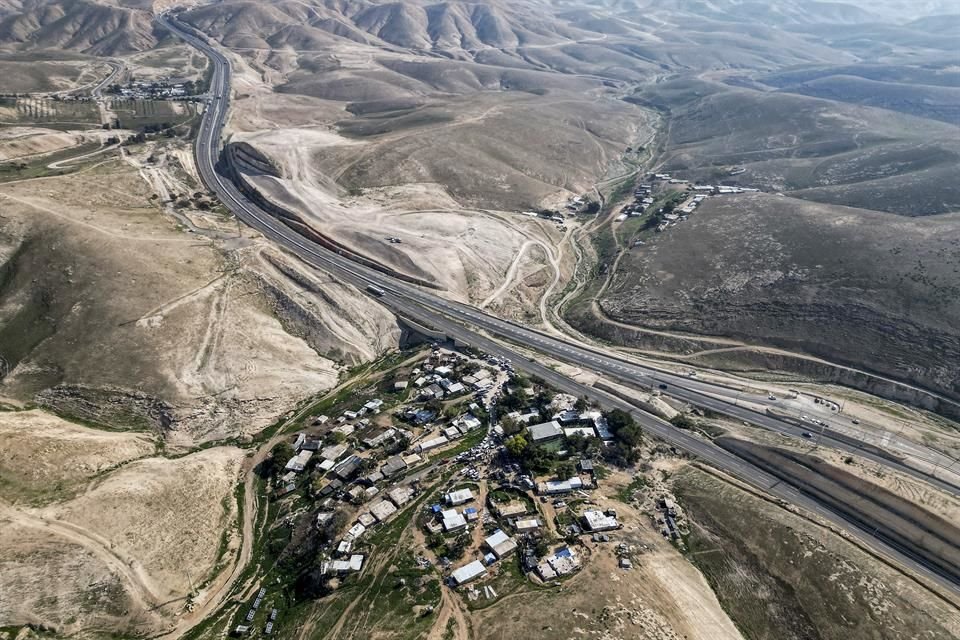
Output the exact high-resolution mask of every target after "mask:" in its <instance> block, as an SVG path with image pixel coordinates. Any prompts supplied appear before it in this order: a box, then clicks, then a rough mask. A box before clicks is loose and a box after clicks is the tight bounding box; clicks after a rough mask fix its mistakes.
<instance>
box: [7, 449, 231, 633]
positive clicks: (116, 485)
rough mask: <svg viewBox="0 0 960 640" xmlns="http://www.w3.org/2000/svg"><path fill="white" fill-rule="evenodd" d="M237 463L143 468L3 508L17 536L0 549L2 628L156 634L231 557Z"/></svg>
mask: <svg viewBox="0 0 960 640" xmlns="http://www.w3.org/2000/svg"><path fill="white" fill-rule="evenodd" d="M78 442H79V443H80V445H81V446H82V445H83V441H82V439H79V438H78ZM49 453H50V454H52V455H55V452H53V451H50V452H49ZM243 456H244V454H243V452H242V451H241V450H239V449H235V448H213V449H208V450H206V451H202V452H199V453H194V454H190V455H187V456H184V457H181V458H177V459H163V458H149V459H144V460H140V461H136V462H131V463H129V464H127V465H125V466H124V467H122V468H121V469H118V470H116V471H112V472H110V473H108V474H106V475H105V476H103V477H101V478H100V479H99V480H98V481H97V482H96V483H95V485H94V486H92V487H91V488H90V489H88V490H87V491H86V492H85V493H83V495H80V496H78V497H76V498H73V499H70V500H66V501H64V502H57V503H54V504H51V505H49V506H47V507H44V508H40V509H36V508H28V507H14V506H10V505H7V504H0V519H2V521H3V522H4V530H5V531H8V532H11V533H12V534H13V535H9V536H5V537H4V541H3V543H2V544H0V567H2V568H3V570H2V571H0V582H2V585H0V586H2V588H0V625H2V626H4V627H8V626H21V625H25V624H42V625H44V626H46V627H49V628H52V629H55V630H57V631H58V632H59V633H63V634H70V633H73V632H77V631H89V630H91V629H98V628H99V629H113V630H115V631H116V632H119V633H122V634H124V635H133V634H135V635H139V634H143V633H149V632H156V631H159V630H162V629H163V628H164V626H165V625H167V624H169V622H170V620H171V616H172V615H173V614H174V613H175V612H176V611H179V610H180V609H181V608H182V607H183V605H184V604H185V603H186V600H187V597H188V593H189V592H190V591H191V589H192V588H196V587H199V586H200V585H201V584H202V583H203V582H204V581H205V580H206V579H207V578H208V577H209V575H208V574H209V573H210V572H211V571H212V570H213V569H214V566H215V565H216V564H217V562H218V561H220V560H221V556H222V555H223V554H224V553H227V552H229V550H230V547H231V545H230V544H229V541H230V539H231V537H232V534H231V533H230V528H231V522H232V521H233V520H235V518H236V505H235V500H234V499H233V488H234V486H235V484H236V481H237V474H238V471H239V465H240V462H241V460H242V458H243ZM91 460H92V461H96V460H97V457H96V456H93V457H91ZM159 523H162V525H159Z"/></svg>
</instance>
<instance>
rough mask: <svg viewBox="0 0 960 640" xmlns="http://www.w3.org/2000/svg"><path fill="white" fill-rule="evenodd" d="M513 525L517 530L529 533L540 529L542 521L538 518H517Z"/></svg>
mask: <svg viewBox="0 0 960 640" xmlns="http://www.w3.org/2000/svg"><path fill="white" fill-rule="evenodd" d="M513 527H514V528H515V529H516V530H517V533H527V532H528V531H536V530H537V529H539V528H540V521H539V520H537V519H536V518H524V519H523V520H517V521H516V522H515V523H514V524H513Z"/></svg>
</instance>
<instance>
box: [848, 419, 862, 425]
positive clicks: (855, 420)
mask: <svg viewBox="0 0 960 640" xmlns="http://www.w3.org/2000/svg"><path fill="white" fill-rule="evenodd" d="M850 422H852V423H853V424H860V421H859V420H857V419H856V418H854V419H853V420H851V421H850Z"/></svg>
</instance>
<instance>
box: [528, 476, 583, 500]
mask: <svg viewBox="0 0 960 640" xmlns="http://www.w3.org/2000/svg"><path fill="white" fill-rule="evenodd" d="M582 488H583V480H581V479H580V477H579V476H574V477H572V478H570V479H569V480H547V481H546V482H541V483H540V484H539V485H537V493H539V494H541V495H547V496H549V495H557V494H560V493H570V492H571V491H576V490H577V489H582Z"/></svg>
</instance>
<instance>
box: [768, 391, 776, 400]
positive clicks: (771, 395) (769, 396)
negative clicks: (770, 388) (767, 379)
mask: <svg viewBox="0 0 960 640" xmlns="http://www.w3.org/2000/svg"><path fill="white" fill-rule="evenodd" d="M776 399H777V396H775V395H773V394H772V393H771V394H770V395H768V396H767V400H776Z"/></svg>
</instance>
